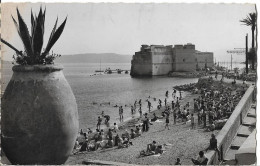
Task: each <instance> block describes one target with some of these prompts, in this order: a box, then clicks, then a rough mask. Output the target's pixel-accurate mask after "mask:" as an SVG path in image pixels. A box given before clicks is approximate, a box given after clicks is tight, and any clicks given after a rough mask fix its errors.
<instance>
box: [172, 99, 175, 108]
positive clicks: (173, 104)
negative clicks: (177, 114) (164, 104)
mask: <svg viewBox="0 0 260 166" xmlns="http://www.w3.org/2000/svg"><path fill="white" fill-rule="evenodd" d="M174 106H175V103H174V101H172V110H174Z"/></svg>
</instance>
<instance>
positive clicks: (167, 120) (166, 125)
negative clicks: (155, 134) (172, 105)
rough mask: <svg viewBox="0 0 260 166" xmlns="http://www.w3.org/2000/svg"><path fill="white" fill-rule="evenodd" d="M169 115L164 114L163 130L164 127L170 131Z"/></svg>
mask: <svg viewBox="0 0 260 166" xmlns="http://www.w3.org/2000/svg"><path fill="white" fill-rule="evenodd" d="M169 122H170V121H169V115H168V114H166V119H165V129H166V127H167V128H168V130H170V129H169Z"/></svg>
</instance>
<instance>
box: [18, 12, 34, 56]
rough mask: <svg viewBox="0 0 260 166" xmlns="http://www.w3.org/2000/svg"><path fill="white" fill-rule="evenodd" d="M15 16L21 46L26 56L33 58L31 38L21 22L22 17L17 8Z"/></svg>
mask: <svg viewBox="0 0 260 166" xmlns="http://www.w3.org/2000/svg"><path fill="white" fill-rule="evenodd" d="M17 15H18V21H19V31H20V37H21V39H22V41H23V45H24V48H25V51H26V52H27V55H28V56H33V50H32V44H31V36H30V34H29V31H28V28H27V25H26V24H25V22H24V21H23V18H22V16H21V15H20V12H19V10H18V8H17Z"/></svg>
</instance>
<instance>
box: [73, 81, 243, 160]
mask: <svg viewBox="0 0 260 166" xmlns="http://www.w3.org/2000/svg"><path fill="white" fill-rule="evenodd" d="M215 79H217V78H215ZM223 79H224V77H222V81H215V80H214V78H213V77H211V76H209V77H208V78H204V79H200V80H199V81H198V83H196V84H187V85H182V86H176V87H173V89H172V90H171V91H168V90H167V91H166V92H165V98H164V100H161V99H158V100H157V99H156V98H150V97H149V99H150V100H154V101H158V103H157V107H156V108H157V110H161V111H160V112H161V113H160V114H158V113H157V114H156V113H155V112H151V111H152V104H151V101H150V100H149V99H147V100H146V101H145V102H143V101H142V100H141V99H140V100H136V101H135V102H134V103H133V105H132V106H131V114H136V113H137V112H138V113H139V115H140V116H139V117H138V118H137V122H136V123H135V125H134V126H133V127H130V128H127V129H120V127H119V126H118V124H117V123H114V125H112V126H109V127H107V128H105V129H101V128H100V125H101V123H102V121H103V120H104V124H108V123H109V120H110V116H109V115H105V113H104V112H102V114H101V117H98V119H97V126H96V131H95V132H94V131H92V130H91V129H90V128H89V129H88V131H86V132H83V131H82V129H81V131H80V133H79V136H78V138H77V140H76V143H75V148H74V154H77V153H82V152H86V151H87V152H91V151H97V150H102V149H106V148H127V147H129V146H133V145H134V139H135V138H137V137H141V136H142V134H143V133H144V132H149V128H150V127H152V125H153V123H155V122H158V121H159V122H164V123H162V124H163V128H164V130H166V129H167V130H170V127H169V126H170V125H169V124H172V125H171V126H172V127H174V125H176V124H183V125H188V126H190V130H195V129H198V128H199V129H203V130H204V131H205V132H210V131H214V130H219V129H221V128H222V127H223V126H224V125H225V123H226V121H227V120H228V118H229V116H230V115H231V114H232V112H233V110H234V109H235V107H236V105H237V104H238V102H239V101H240V99H241V98H242V96H243V95H244V93H245V91H246V88H247V87H246V86H240V85H237V84H229V85H227V84H226V83H223ZM183 91H190V92H192V93H194V94H198V97H196V98H194V99H193V102H186V103H183V102H181V101H182V100H183V97H182V93H183ZM170 94H171V95H172V100H170V99H169V95H170ZM146 102H147V110H145V112H146V113H143V110H142V104H146ZM191 103H193V104H191ZM118 112H119V119H120V122H122V121H123V119H124V110H123V107H122V106H119V107H118ZM187 132H188V131H187ZM209 142H210V143H209V147H208V148H207V149H205V150H200V151H199V150H198V151H199V155H198V157H197V158H196V159H192V162H193V163H194V164H195V165H205V164H206V163H207V158H206V157H205V155H204V151H207V150H215V151H217V152H218V153H219V150H218V148H217V140H216V138H215V135H214V134H212V138H211V139H210V141H209ZM205 144H208V143H207V142H206V143H205ZM164 146H165V144H164V143H163V142H162V143H158V140H154V141H153V142H151V143H149V144H148V145H144V150H142V151H141V152H140V157H142V156H149V155H157V154H163V152H164V151H165V148H164ZM219 160H221V158H220V157H219ZM173 164H175V165H181V159H180V158H176V163H173Z"/></svg>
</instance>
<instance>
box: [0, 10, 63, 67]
mask: <svg viewBox="0 0 260 166" xmlns="http://www.w3.org/2000/svg"><path fill="white" fill-rule="evenodd" d="M45 13H46V8H45V10H44V12H43V11H42V8H40V11H39V14H38V16H36V15H35V16H33V13H32V11H31V34H30V33H29V30H28V28H27V25H26V24H25V22H24V20H23V18H22V16H21V14H20V12H19V10H18V8H17V16H18V22H17V21H16V20H15V19H14V18H13V16H12V19H13V21H14V24H15V26H16V29H17V31H18V34H19V36H20V38H21V40H22V42H23V45H24V52H22V51H18V49H16V48H15V47H13V46H12V45H11V44H9V43H8V42H6V41H5V40H3V39H1V40H2V42H3V43H4V44H6V45H7V46H9V47H10V48H12V49H13V50H15V51H16V57H15V56H14V59H15V61H16V63H18V64H21V65H34V64H52V63H53V60H54V59H55V58H56V57H57V56H60V55H57V54H53V53H52V54H49V52H50V50H51V48H52V47H53V45H54V44H55V43H56V41H57V40H58V39H59V37H60V35H61V34H62V32H63V29H64V27H65V24H66V21H67V17H66V18H65V20H64V21H63V23H62V24H61V25H60V26H59V27H58V28H56V27H57V22H58V18H57V19H56V22H55V25H54V27H53V30H52V32H51V34H50V38H49V41H48V43H47V46H46V48H45V49H44V51H42V46H43V39H44V28H45V26H44V24H45Z"/></svg>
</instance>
